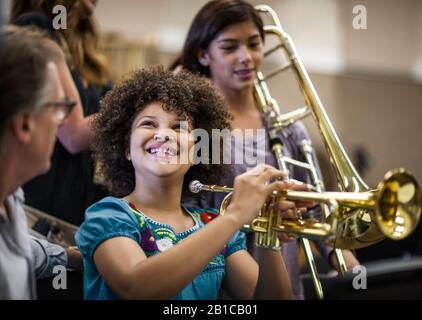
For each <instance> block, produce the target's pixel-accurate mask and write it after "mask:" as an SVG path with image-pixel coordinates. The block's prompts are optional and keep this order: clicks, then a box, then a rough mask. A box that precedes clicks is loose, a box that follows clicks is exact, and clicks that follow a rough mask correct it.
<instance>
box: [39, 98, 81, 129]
mask: <svg viewBox="0 0 422 320" xmlns="http://www.w3.org/2000/svg"><path fill="white" fill-rule="evenodd" d="M75 105H76V102H75V101H73V100H71V99H70V98H68V97H65V98H64V99H63V100H62V101H55V102H47V103H46V104H45V106H46V107H53V108H55V112H54V118H55V120H56V121H57V122H58V123H59V124H60V123H62V122H63V121H64V120H65V119H66V117H67V116H68V115H69V113H70V112H71V111H72V109H73V107H74V106H75Z"/></svg>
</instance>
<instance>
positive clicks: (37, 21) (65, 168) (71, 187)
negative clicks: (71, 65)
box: [16, 13, 107, 225]
mask: <svg viewBox="0 0 422 320" xmlns="http://www.w3.org/2000/svg"><path fill="white" fill-rule="evenodd" d="M16 24H17V25H21V26H25V25H32V26H37V27H38V28H40V29H42V30H44V32H46V33H47V34H48V36H49V37H50V38H51V39H53V40H55V41H56V42H58V37H57V36H56V33H55V32H56V31H55V30H54V29H53V27H52V23H51V20H50V19H49V18H47V17H46V16H44V15H42V14H39V13H28V14H25V15H22V16H21V17H19V18H18V19H17V20H16ZM71 73H72V78H73V81H74V82H75V85H76V87H77V89H78V92H79V96H80V99H81V102H82V106H83V112H84V116H88V115H90V114H93V113H95V112H97V111H98V109H99V100H100V97H101V96H102V95H103V94H104V91H105V88H95V87H92V86H88V87H84V85H83V83H82V80H81V77H80V73H79V71H78V70H71ZM93 178H94V162H93V160H92V159H91V152H89V151H83V152H81V153H78V154H71V153H69V152H68V151H67V150H66V148H65V147H64V146H63V145H62V144H61V143H60V141H59V140H57V141H56V144H55V147H54V151H53V155H52V157H51V168H50V170H49V171H48V172H47V173H46V174H44V175H41V176H39V177H36V178H35V179H33V180H31V181H29V182H28V183H26V184H25V185H24V186H23V189H24V191H25V198H26V203H27V204H28V205H30V206H32V207H34V208H37V209H39V210H41V211H44V212H46V213H47V214H51V215H53V216H55V217H57V218H60V219H63V220H65V221H67V222H70V223H72V224H75V225H80V224H81V223H82V222H83V220H84V213H85V209H86V208H87V207H89V206H90V205H91V204H92V203H94V202H96V201H98V200H99V199H100V198H102V197H104V196H106V195H107V192H106V191H105V190H104V189H103V188H102V187H99V186H96V185H95V184H94V182H93Z"/></svg>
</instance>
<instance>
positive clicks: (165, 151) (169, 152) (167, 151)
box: [149, 148, 176, 156]
mask: <svg viewBox="0 0 422 320" xmlns="http://www.w3.org/2000/svg"><path fill="white" fill-rule="evenodd" d="M149 152H150V153H152V154H156V153H161V154H165V155H170V156H175V155H176V151H175V150H173V149H170V148H151V149H150V151H149Z"/></svg>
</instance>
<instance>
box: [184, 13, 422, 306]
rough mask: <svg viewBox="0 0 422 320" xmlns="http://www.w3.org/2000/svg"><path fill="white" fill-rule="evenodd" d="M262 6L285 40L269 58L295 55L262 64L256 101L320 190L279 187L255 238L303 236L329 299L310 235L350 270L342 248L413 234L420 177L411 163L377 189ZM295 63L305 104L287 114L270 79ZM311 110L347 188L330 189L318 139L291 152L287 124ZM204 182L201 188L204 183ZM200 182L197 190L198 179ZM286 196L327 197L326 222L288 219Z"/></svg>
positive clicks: (281, 159) (275, 140)
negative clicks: (281, 206) (280, 207)
mask: <svg viewBox="0 0 422 320" xmlns="http://www.w3.org/2000/svg"><path fill="white" fill-rule="evenodd" d="M255 9H256V10H257V11H258V12H259V13H261V14H263V15H265V18H266V20H268V21H269V23H267V24H265V25H264V32H265V34H266V35H267V36H268V35H271V36H274V37H275V38H276V39H277V44H276V45H275V46H274V48H272V49H269V50H268V51H266V52H265V53H264V57H267V56H269V55H271V54H273V53H274V52H276V51H278V50H282V51H283V52H284V55H285V57H286V59H287V61H288V63H287V64H285V65H283V66H281V67H280V68H278V69H277V70H275V71H273V72H270V73H268V74H266V75H264V74H263V73H262V72H261V71H259V72H257V77H256V79H255V84H254V89H255V96H256V100H257V102H258V105H259V107H260V108H261V111H262V112H263V114H264V116H265V121H266V127H267V130H268V134H269V137H270V144H271V149H272V151H273V153H274V155H275V157H276V160H277V164H278V167H279V169H281V170H283V171H288V170H287V165H288V164H289V165H294V166H299V167H301V168H304V169H306V170H308V171H309V173H310V177H311V178H312V180H313V181H312V182H313V184H314V185H315V189H316V191H317V192H299V191H283V192H278V193H276V194H274V195H273V196H272V197H271V199H270V202H269V203H266V204H265V205H264V207H263V208H262V210H261V214H260V216H259V217H258V218H256V219H255V220H254V221H253V222H252V224H251V226H248V228H249V229H252V230H254V231H255V232H257V234H256V238H255V242H256V244H257V245H261V246H273V245H274V246H277V241H278V237H277V232H287V233H289V234H294V235H296V236H297V237H298V238H299V240H300V242H301V244H302V245H303V247H304V252H305V257H306V259H307V262H308V265H309V267H310V272H311V275H312V279H313V283H314V286H315V289H316V292H317V295H318V297H319V298H320V299H322V298H323V290H322V286H321V282H320V280H319V276H318V272H317V270H316V264H315V260H314V258H313V255H312V252H311V247H310V243H309V239H312V240H318V239H324V240H325V241H327V242H328V243H329V244H331V245H333V247H334V248H335V254H336V257H337V260H338V262H339V265H340V268H341V270H342V272H343V273H344V272H345V271H347V270H346V265H345V261H344V258H343V256H342V254H341V250H340V249H338V248H345V249H357V248H362V247H365V246H368V245H371V244H373V243H376V242H378V241H380V240H382V239H384V238H385V237H389V238H391V239H397V240H398V239H402V238H404V237H406V236H407V235H409V234H410V233H411V232H412V231H413V230H414V229H415V228H416V226H417V223H418V221H419V219H420V213H421V201H422V200H421V192H420V190H419V187H418V184H417V182H416V181H415V179H414V178H413V177H412V176H411V175H410V174H409V173H407V172H406V171H404V170H403V169H399V170H394V171H390V172H388V173H387V174H386V176H385V178H384V180H383V181H382V182H380V184H379V185H378V189H377V190H371V189H370V188H369V187H368V186H367V185H366V184H365V182H363V180H362V179H361V177H360V176H359V174H358V173H357V172H356V169H355V168H354V167H353V165H352V163H351V161H350V160H349V158H348V156H347V154H346V152H345V150H344V148H343V146H342V144H341V142H340V140H339V138H338V136H337V133H336V132H335V130H334V127H333V125H332V124H331V121H330V119H329V118H328V116H327V113H326V111H325V109H324V107H323V105H322V103H321V101H320V99H319V97H318V94H317V92H316V90H315V88H314V86H313V84H312V82H311V80H310V78H309V75H308V73H307V71H306V70H305V68H304V66H303V63H302V61H301V59H300V57H299V55H298V54H297V51H296V48H295V45H294V43H293V41H292V40H291V38H290V36H289V35H288V34H287V33H286V31H285V30H284V29H283V27H282V26H281V24H280V21H279V19H278V17H277V15H276V13H275V12H274V10H273V9H271V8H270V7H269V6H266V5H258V6H255ZM287 69H289V70H292V71H293V73H294V75H295V76H296V79H297V81H298V84H299V87H300V89H301V92H302V94H303V96H304V100H305V106H304V107H302V108H299V109H298V110H295V111H292V112H289V113H282V112H281V110H280V107H279V106H278V104H277V101H276V100H275V99H274V98H273V97H272V96H271V94H270V91H269V88H268V85H267V80H269V79H270V78H272V77H273V76H275V75H276V74H278V73H279V72H282V71H284V70H287ZM309 114H312V115H313V118H314V119H315V122H316V124H317V126H318V129H319V131H320V133H321V136H322V140H323V142H324V145H325V147H326V150H327V152H328V154H329V157H330V159H331V163H332V164H333V167H334V170H335V173H336V176H337V180H338V185H339V188H340V190H341V191H342V192H324V191H325V189H324V184H323V182H322V179H321V178H320V177H319V175H318V173H317V169H316V166H315V163H314V158H313V157H314V151H313V147H312V144H311V143H310V141H306V140H305V141H302V144H301V146H300V147H301V150H302V153H303V155H304V158H305V159H306V162H301V161H297V160H296V159H291V158H288V157H285V156H284V153H283V142H282V141H281V139H280V138H279V136H280V133H281V131H282V130H283V129H284V128H286V127H287V126H289V125H291V124H292V123H294V122H296V121H298V120H301V119H302V118H304V117H306V116H307V115H309ZM196 186H197V187H199V184H196ZM192 187H193V189H195V187H194V186H193V185H192ZM202 188H203V189H206V190H211V191H230V190H231V189H229V188H225V187H217V186H202ZM280 199H290V200H315V201H317V202H320V203H321V211H322V216H321V221H318V220H316V219H315V218H314V217H311V218H310V220H304V219H299V220H297V221H283V220H282V219H281V218H280V216H279V213H278V212H274V211H273V210H272V209H271V206H270V205H269V204H270V203H271V201H279V200H280ZM229 200H230V195H229V196H227V197H226V198H225V200H224V201H223V203H222V204H221V209H222V210H223V211H224V210H225V208H226V207H227V205H228V202H229Z"/></svg>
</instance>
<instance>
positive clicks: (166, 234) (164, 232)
mask: <svg viewBox="0 0 422 320" xmlns="http://www.w3.org/2000/svg"><path fill="white" fill-rule="evenodd" d="M154 232H155V234H156V235H157V236H159V237H160V238H169V239H170V240H171V241H173V242H176V241H177V239H176V236H175V235H174V232H173V231H172V230H171V229H168V228H163V227H162V228H157V229H155V230H154Z"/></svg>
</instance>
